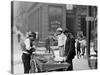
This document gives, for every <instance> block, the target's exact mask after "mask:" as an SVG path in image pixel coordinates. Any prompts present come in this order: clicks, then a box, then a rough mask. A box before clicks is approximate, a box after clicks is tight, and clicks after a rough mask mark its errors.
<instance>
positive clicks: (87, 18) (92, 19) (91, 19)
mask: <svg viewBox="0 0 100 75" xmlns="http://www.w3.org/2000/svg"><path fill="white" fill-rule="evenodd" d="M94 20H95V18H94V17H89V16H87V17H86V21H94Z"/></svg>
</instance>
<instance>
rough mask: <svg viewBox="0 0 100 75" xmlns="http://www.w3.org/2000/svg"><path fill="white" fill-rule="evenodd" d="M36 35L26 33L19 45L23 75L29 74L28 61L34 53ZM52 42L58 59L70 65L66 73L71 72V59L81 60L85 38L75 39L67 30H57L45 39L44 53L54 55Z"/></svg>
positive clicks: (81, 36) (84, 51) (80, 36)
mask: <svg viewBox="0 0 100 75" xmlns="http://www.w3.org/2000/svg"><path fill="white" fill-rule="evenodd" d="M36 39H37V35H36V33H35V32H28V33H27V35H26V39H25V40H24V41H23V42H22V43H21V48H22V51H23V54H22V61H23V64H24V73H29V72H30V60H31V55H32V53H34V52H35V51H36V44H37V43H36V41H37V40H36ZM54 41H56V42H57V46H58V48H59V57H62V58H63V61H61V63H63V62H67V63H69V64H70V66H69V67H68V69H67V70H68V71H71V70H73V62H72V61H73V59H74V57H75V55H76V56H77V58H81V57H82V56H84V55H85V53H86V46H87V45H86V38H85V37H84V36H83V35H78V36H77V38H75V37H74V35H73V34H72V33H71V32H70V31H69V30H65V31H64V30H63V29H62V28H57V30H56V32H55V33H54V34H52V33H50V34H49V35H48V37H47V39H46V41H45V42H46V44H45V48H46V52H48V53H50V52H52V53H53V55H54V51H53V49H52V48H51V45H53V44H54V43H53V42H54Z"/></svg>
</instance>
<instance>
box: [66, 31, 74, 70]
mask: <svg viewBox="0 0 100 75" xmlns="http://www.w3.org/2000/svg"><path fill="white" fill-rule="evenodd" d="M66 34H67V40H66V44H65V57H66V60H65V61H66V62H68V63H69V64H70V66H69V67H68V69H67V70H68V71H71V70H73V62H72V60H73V59H74V56H75V55H76V53H75V39H74V37H73V35H72V34H71V33H69V32H68V33H66Z"/></svg>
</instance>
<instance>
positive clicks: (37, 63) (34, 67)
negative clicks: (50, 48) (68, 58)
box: [30, 54, 70, 73]
mask: <svg viewBox="0 0 100 75" xmlns="http://www.w3.org/2000/svg"><path fill="white" fill-rule="evenodd" d="M50 56H51V57H50ZM30 64H31V70H30V73H36V72H49V71H56V70H58V69H65V70H67V68H68V67H69V66H70V64H69V63H67V62H63V63H59V62H56V61H53V59H52V55H51V54H44V55H32V56H31V62H30Z"/></svg>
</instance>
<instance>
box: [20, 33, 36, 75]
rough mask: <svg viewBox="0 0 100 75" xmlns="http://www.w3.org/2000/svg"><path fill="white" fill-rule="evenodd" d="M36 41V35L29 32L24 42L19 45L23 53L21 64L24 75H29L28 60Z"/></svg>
mask: <svg viewBox="0 0 100 75" xmlns="http://www.w3.org/2000/svg"><path fill="white" fill-rule="evenodd" d="M35 39H36V34H35V33H34V32H29V33H28V35H27V37H26V39H25V41H24V42H22V43H21V48H22V51H23V54H22V62H23V65H24V73H29V71H30V59H31V54H32V52H34V51H35V45H34V41H35Z"/></svg>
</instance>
